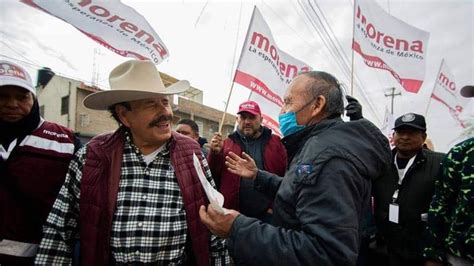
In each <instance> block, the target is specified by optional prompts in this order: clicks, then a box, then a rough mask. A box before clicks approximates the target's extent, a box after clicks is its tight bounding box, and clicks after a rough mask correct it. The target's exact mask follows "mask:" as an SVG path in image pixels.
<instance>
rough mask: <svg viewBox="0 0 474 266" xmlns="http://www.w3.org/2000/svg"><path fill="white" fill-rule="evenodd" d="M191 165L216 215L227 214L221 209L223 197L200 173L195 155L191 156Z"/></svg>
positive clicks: (199, 166)
mask: <svg viewBox="0 0 474 266" xmlns="http://www.w3.org/2000/svg"><path fill="white" fill-rule="evenodd" d="M193 163H194V168H195V169H196V172H197V174H198V177H199V180H200V181H201V185H202V187H203V188H204V192H206V196H207V199H208V200H209V202H210V205H211V206H212V208H213V209H214V210H216V211H217V212H218V213H221V214H227V213H228V211H227V210H225V209H224V208H223V207H222V206H223V205H224V196H223V195H222V194H221V193H220V192H219V191H217V190H216V189H215V188H214V187H212V185H211V183H209V181H207V178H206V176H205V175H204V172H203V171H202V168H201V163H200V162H199V159H198V157H197V156H196V154H193Z"/></svg>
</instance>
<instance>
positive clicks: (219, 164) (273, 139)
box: [207, 127, 287, 210]
mask: <svg viewBox="0 0 474 266" xmlns="http://www.w3.org/2000/svg"><path fill="white" fill-rule="evenodd" d="M260 138H261V141H260V143H261V145H262V149H261V150H262V151H263V168H264V170H266V171H268V172H271V173H275V174H277V175H279V176H282V175H283V174H284V173H285V169H286V165H287V159H286V150H285V147H284V146H283V144H282V143H281V141H280V137H278V136H277V135H273V134H272V131H271V130H270V129H268V128H266V127H262V135H261V136H260ZM245 150H246V149H245V144H244V143H243V141H242V139H241V138H240V136H239V134H238V133H237V132H234V133H232V134H230V135H229V137H228V138H227V139H225V140H224V144H223V147H222V151H221V152H220V153H219V154H214V153H212V152H209V154H208V156H207V159H208V162H209V168H210V169H211V173H212V176H213V177H214V179H215V180H220V182H219V183H220V192H221V193H222V194H223V195H224V198H225V200H224V207H225V208H228V209H234V210H239V209H240V208H239V190H240V176H237V175H234V174H232V173H230V172H229V171H228V170H227V168H226V166H225V164H224V162H225V157H226V156H227V155H228V154H229V152H233V153H235V154H237V155H239V156H240V155H241V154H242V151H245ZM216 183H217V182H216ZM272 199H273V198H272Z"/></svg>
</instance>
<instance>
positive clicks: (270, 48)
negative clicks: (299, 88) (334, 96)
mask: <svg viewBox="0 0 474 266" xmlns="http://www.w3.org/2000/svg"><path fill="white" fill-rule="evenodd" d="M250 44H252V45H256V46H257V48H258V49H261V50H264V51H265V52H266V53H269V54H270V57H271V58H272V59H273V60H275V62H276V65H277V67H278V69H279V72H280V74H281V75H283V76H285V77H286V78H289V77H291V78H294V77H295V76H296V75H297V74H298V66H295V65H291V64H287V63H284V62H280V55H279V54H278V48H277V47H275V46H274V45H273V44H271V43H270V40H269V39H268V37H266V36H265V35H263V34H261V33H259V32H253V34H252V40H251V41H250ZM300 71H301V72H307V71H309V67H307V66H304V67H302V68H301V70H300Z"/></svg>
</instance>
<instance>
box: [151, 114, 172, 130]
mask: <svg viewBox="0 0 474 266" xmlns="http://www.w3.org/2000/svg"><path fill="white" fill-rule="evenodd" d="M164 121H169V122H171V121H173V116H172V115H160V116H159V117H157V118H155V119H153V121H151V122H150V124H148V127H154V126H157V125H158V124H159V123H161V122H164Z"/></svg>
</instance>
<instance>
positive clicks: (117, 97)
mask: <svg viewBox="0 0 474 266" xmlns="http://www.w3.org/2000/svg"><path fill="white" fill-rule="evenodd" d="M109 84H110V90H106V91H99V92H95V93H92V94H90V95H88V96H87V97H86V98H85V99H84V101H83V103H84V106H85V107H87V108H90V109H94V110H107V108H109V106H112V105H114V104H116V103H121V102H129V101H135V100H143V99H147V98H153V97H157V96H162V95H169V94H177V93H181V92H184V91H186V90H187V89H189V86H190V85H189V82H188V81H187V80H180V81H178V82H176V83H174V84H172V85H170V86H168V87H166V88H165V85H164V84H163V81H162V80H161V77H160V73H159V72H158V71H157V69H156V67H155V65H154V64H153V63H152V62H151V61H148V60H146V61H140V60H130V61H127V62H124V63H122V64H120V65H118V66H117V67H116V68H114V69H113V70H112V71H111V72H110V75H109Z"/></svg>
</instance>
